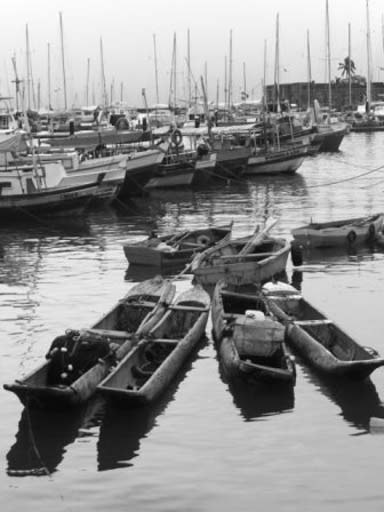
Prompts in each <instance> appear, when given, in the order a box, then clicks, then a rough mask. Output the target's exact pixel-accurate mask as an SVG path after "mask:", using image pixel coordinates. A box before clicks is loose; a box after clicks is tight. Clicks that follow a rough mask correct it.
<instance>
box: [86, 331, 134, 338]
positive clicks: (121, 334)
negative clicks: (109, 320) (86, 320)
mask: <svg viewBox="0 0 384 512" xmlns="http://www.w3.org/2000/svg"><path fill="white" fill-rule="evenodd" d="M85 334H95V335H96V336H102V337H106V338H108V337H110V338H131V337H132V336H133V334H132V333H131V332H128V331H115V330H112V329H86V330H85Z"/></svg>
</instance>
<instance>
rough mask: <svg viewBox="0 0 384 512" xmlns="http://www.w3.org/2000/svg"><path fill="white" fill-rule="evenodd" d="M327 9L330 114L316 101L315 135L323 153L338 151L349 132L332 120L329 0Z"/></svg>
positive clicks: (341, 123) (342, 124)
mask: <svg viewBox="0 0 384 512" xmlns="http://www.w3.org/2000/svg"><path fill="white" fill-rule="evenodd" d="M325 9H326V38H327V68H328V112H327V113H324V114H322V113H321V110H320V105H319V103H318V102H317V100H315V101H314V118H315V119H314V120H315V123H314V135H313V139H312V140H313V143H314V144H318V145H319V151H321V152H335V151H338V150H339V148H340V145H341V143H342V141H343V138H344V135H345V134H346V133H347V132H348V130H349V129H348V125H347V124H346V123H343V122H340V121H338V120H337V119H332V117H331V112H332V83H331V46H330V27H329V8H328V0H326V4H325Z"/></svg>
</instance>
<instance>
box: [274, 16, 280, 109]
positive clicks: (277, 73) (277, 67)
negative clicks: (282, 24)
mask: <svg viewBox="0 0 384 512" xmlns="http://www.w3.org/2000/svg"><path fill="white" fill-rule="evenodd" d="M279 37H280V34H279V13H277V15H276V42H275V44H276V46H275V100H276V111H277V112H278V113H280V48H279Z"/></svg>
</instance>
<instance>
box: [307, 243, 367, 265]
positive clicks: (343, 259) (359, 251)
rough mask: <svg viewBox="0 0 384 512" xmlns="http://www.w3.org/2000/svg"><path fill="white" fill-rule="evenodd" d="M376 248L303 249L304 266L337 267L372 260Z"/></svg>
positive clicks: (346, 246)
mask: <svg viewBox="0 0 384 512" xmlns="http://www.w3.org/2000/svg"><path fill="white" fill-rule="evenodd" d="M374 253H375V246H374V245H367V246H361V245H360V246H358V247H353V246H348V245H345V246H343V247H328V248H322V249H319V248H314V247H303V248H302V256H303V262H304V264H311V265H335V264H350V263H353V264H355V263H358V262H361V261H366V260H372V259H373V258H374Z"/></svg>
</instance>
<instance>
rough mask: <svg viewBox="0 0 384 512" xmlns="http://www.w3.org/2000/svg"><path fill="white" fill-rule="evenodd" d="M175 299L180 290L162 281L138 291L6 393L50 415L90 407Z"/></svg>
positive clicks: (58, 341) (73, 334) (70, 336)
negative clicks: (101, 384)
mask: <svg viewBox="0 0 384 512" xmlns="http://www.w3.org/2000/svg"><path fill="white" fill-rule="evenodd" d="M174 295H175V286H174V285H173V284H172V283H171V282H170V281H169V280H166V279H163V278H162V277H160V276H157V277H155V278H153V279H149V280H147V281H144V282H142V283H139V284H137V285H135V286H133V287H132V288H131V290H129V292H128V293H127V295H126V296H125V297H124V298H123V299H121V300H120V301H119V302H118V303H117V304H116V305H115V306H114V307H113V308H112V309H111V310H110V311H109V312H108V313H107V314H105V315H104V316H103V317H102V318H101V319H100V320H99V321H98V322H97V323H96V324H94V325H93V326H92V327H91V328H89V329H81V330H79V331H75V330H71V329H69V330H67V331H66V333H65V334H64V335H63V336H58V337H57V338H55V340H54V341H53V342H52V344H51V347H50V349H49V350H48V352H47V355H46V359H45V360H44V362H43V363H42V364H40V365H39V366H38V367H37V368H36V369H35V370H33V371H32V372H31V373H29V374H28V375H26V376H25V377H24V378H22V379H20V380H16V381H15V382H14V383H12V384H4V389H6V390H8V391H12V392H14V393H15V394H16V395H17V396H18V398H19V399H20V401H21V402H22V403H23V404H24V405H31V406H34V407H40V408H46V409H50V408H52V409H55V408H56V409H57V408H62V407H68V406H75V405H78V404H81V403H83V402H85V401H86V400H87V399H89V398H90V397H91V395H93V393H94V392H95V391H96V386H97V384H99V382H101V381H102V379H103V378H104V377H105V376H106V375H107V373H108V372H109V370H110V368H111V367H112V365H114V364H115V363H116V361H118V360H120V359H122V358H123V357H124V355H125V354H127V353H128V352H129V350H130V349H131V348H132V347H133V346H134V344H135V343H137V342H138V340H139V339H140V336H141V335H144V334H146V333H148V332H149V331H150V329H151V328H152V327H153V326H154V325H155V324H157V323H158V322H159V320H160V319H161V318H162V316H163V315H164V314H165V312H166V310H167V308H168V306H169V304H170V303H171V302H172V300H173V298H174Z"/></svg>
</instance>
